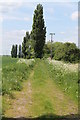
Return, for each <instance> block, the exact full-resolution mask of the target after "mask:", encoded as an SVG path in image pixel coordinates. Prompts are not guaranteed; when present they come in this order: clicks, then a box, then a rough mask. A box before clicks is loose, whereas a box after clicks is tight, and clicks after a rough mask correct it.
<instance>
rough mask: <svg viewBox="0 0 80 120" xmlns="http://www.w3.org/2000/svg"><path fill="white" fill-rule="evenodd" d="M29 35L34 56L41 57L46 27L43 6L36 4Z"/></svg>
mask: <svg viewBox="0 0 80 120" xmlns="http://www.w3.org/2000/svg"><path fill="white" fill-rule="evenodd" d="M31 37H32V39H33V40H34V51H35V57H37V58H42V56H43V48H44V45H45V37H46V27H45V22H44V18H43V6H42V5H41V4H38V5H37V8H36V9H35V11H34V16H33V25H32V31H31Z"/></svg>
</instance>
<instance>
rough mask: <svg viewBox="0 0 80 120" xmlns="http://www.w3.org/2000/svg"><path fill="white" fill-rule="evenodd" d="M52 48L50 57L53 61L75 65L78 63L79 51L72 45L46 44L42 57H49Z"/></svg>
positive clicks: (79, 59) (67, 43)
mask: <svg viewBox="0 0 80 120" xmlns="http://www.w3.org/2000/svg"><path fill="white" fill-rule="evenodd" d="M51 47H52V56H53V59H55V60H62V61H65V62H71V63H76V62H79V61H80V49H79V48H77V46H76V45H75V44H74V43H69V42H66V43H61V42H55V43H52V44H51V43H50V42H48V43H47V44H46V45H45V47H44V55H46V56H47V57H48V56H50V53H51Z"/></svg>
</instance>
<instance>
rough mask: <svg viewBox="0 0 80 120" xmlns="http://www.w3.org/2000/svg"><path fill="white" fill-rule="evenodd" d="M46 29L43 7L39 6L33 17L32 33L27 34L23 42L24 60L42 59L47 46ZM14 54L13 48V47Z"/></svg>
mask: <svg viewBox="0 0 80 120" xmlns="http://www.w3.org/2000/svg"><path fill="white" fill-rule="evenodd" d="M45 38H46V27H45V22H44V18H43V6H42V5H41V4H38V5H37V7H36V9H35V11H34V15H33V25H32V31H31V33H30V34H29V32H26V35H25V37H24V38H23V42H22V55H23V57H24V58H33V57H36V58H42V57H43V54H44V52H43V48H44V45H45ZM12 52H13V47H12Z"/></svg>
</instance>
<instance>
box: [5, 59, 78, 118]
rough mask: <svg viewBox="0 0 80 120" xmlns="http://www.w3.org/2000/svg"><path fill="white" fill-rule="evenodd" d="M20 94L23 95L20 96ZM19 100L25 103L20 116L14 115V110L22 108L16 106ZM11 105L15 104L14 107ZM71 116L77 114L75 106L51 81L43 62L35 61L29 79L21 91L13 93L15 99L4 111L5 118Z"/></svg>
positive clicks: (18, 114)
mask: <svg viewBox="0 0 80 120" xmlns="http://www.w3.org/2000/svg"><path fill="white" fill-rule="evenodd" d="M29 86H30V87H29ZM22 93H24V94H23V95H22ZM29 97H30V98H29ZM21 98H23V100H24V99H26V103H25V102H23V104H22V105H23V106H24V107H23V109H21V111H23V112H22V114H20V111H19V112H18V113H17V115H16V114H15V113H16V109H17V108H18V107H22V105H21V104H19V106H17V105H16V104H17V100H18V101H20V99H21ZM13 101H14V102H13ZM13 103H15V106H14V104H13ZM27 103H29V104H27ZM20 105H21V106H20ZM13 106H14V107H13ZM16 107H17V108H16ZM25 110H26V111H25ZM25 112H26V113H25ZM10 113H11V114H10ZM13 113H14V114H13ZM24 114H25V115H24ZM71 114H74V115H76V114H77V104H75V102H74V101H73V100H71V99H70V98H68V97H66V96H65V94H64V92H63V91H62V90H61V89H60V88H59V87H58V86H57V85H56V83H55V82H54V80H52V78H51V76H50V74H49V71H48V68H47V65H46V63H45V61H44V60H37V61H36V65H35V67H34V70H33V71H32V73H31V75H30V77H29V78H28V80H27V81H25V82H24V84H23V90H22V91H21V92H15V99H14V100H12V103H11V105H10V109H9V111H6V113H5V116H6V117H10V118H13V117H25V118H28V117H32V118H36V117H40V116H43V117H44V118H46V117H49V116H51V117H50V118H49V119H48V120H50V119H51V118H52V117H55V116H56V117H58V116H67V115H71ZM54 120H55V119H54Z"/></svg>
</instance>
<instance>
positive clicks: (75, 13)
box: [71, 11, 78, 20]
mask: <svg viewBox="0 0 80 120" xmlns="http://www.w3.org/2000/svg"><path fill="white" fill-rule="evenodd" d="M71 19H72V20H78V11H75V12H73V13H72V15H71Z"/></svg>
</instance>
